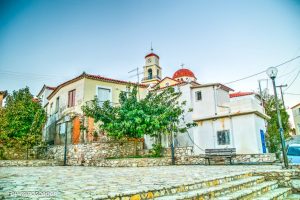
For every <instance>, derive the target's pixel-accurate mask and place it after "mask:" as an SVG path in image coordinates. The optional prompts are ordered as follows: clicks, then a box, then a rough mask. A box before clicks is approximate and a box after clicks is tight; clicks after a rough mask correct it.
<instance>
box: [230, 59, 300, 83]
mask: <svg viewBox="0 0 300 200" xmlns="http://www.w3.org/2000/svg"><path fill="white" fill-rule="evenodd" d="M298 58H300V56H296V57H294V58H292V59H290V60H287V61H285V62H283V63H280V64H279V65H276V66H274V67H276V68H278V67H280V66H282V65H285V64H287V63H289V62H292V61H294V60H296V59H298ZM266 71H267V70H263V71H261V72H258V73H255V74H252V75H250V76H246V77H243V78H240V79H237V80H234V81H229V82H227V83H224V84H225V85H227V84H231V83H235V82H238V81H242V80H245V79H248V78H252V77H254V76H257V75H260V74H262V73H265V72H266Z"/></svg>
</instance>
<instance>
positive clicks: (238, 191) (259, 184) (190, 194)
mask: <svg viewBox="0 0 300 200" xmlns="http://www.w3.org/2000/svg"><path fill="white" fill-rule="evenodd" d="M291 192H292V190H291V188H279V187H278V183H277V181H265V178H264V177H263V176H250V177H243V178H240V179H234V180H232V181H228V182H224V183H220V184H218V185H215V186H207V187H203V188H199V189H194V190H189V191H185V192H179V193H175V194H167V195H165V196H161V197H157V198H154V199H157V200H173V199H185V200H196V199H197V200H198V199H201V200H204V199H215V200H250V199H251V200H252V199H255V200H275V199H276V200H279V199H284V200H285V199H287V197H288V196H289V195H290V194H291ZM295 199H297V197H296V198H295ZM298 199H299V196H298Z"/></svg>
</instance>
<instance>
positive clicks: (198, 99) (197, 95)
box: [195, 91, 202, 101]
mask: <svg viewBox="0 0 300 200" xmlns="http://www.w3.org/2000/svg"><path fill="white" fill-rule="evenodd" d="M195 94H196V101H201V100H202V93H201V91H198V92H196V93H195Z"/></svg>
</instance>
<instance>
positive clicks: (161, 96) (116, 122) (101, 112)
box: [82, 87, 195, 138]
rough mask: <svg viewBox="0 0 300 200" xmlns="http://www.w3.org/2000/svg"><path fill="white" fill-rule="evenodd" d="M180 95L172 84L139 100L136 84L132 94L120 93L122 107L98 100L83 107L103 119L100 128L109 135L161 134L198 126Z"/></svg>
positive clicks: (96, 119) (88, 113)
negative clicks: (188, 119) (187, 117)
mask: <svg viewBox="0 0 300 200" xmlns="http://www.w3.org/2000/svg"><path fill="white" fill-rule="evenodd" d="M180 95H181V93H179V92H175V90H174V88H173V87H169V88H167V89H165V90H162V91H159V92H155V91H152V92H148V94H147V96H146V97H145V98H144V99H142V100H140V101H139V100H138V98H137V88H136V87H133V88H132V89H131V91H130V92H129V93H125V92H122V93H121V94H120V97H119V98H120V105H119V106H113V105H111V104H110V102H108V101H107V102H104V104H103V105H102V106H100V105H99V102H98V100H97V99H95V100H93V102H92V104H91V105H85V106H83V107H82V109H83V111H84V113H85V114H86V116H89V117H92V118H94V119H95V122H101V123H100V129H101V130H103V131H105V132H106V133H107V134H108V135H109V136H112V137H115V138H122V137H133V138H141V137H143V135H145V134H146V135H150V136H152V137H159V136H160V134H167V133H170V132H176V133H178V132H185V131H186V130H187V129H188V128H190V127H191V126H194V125H195V124H194V123H186V122H185V121H184V117H183V116H184V115H183V113H184V112H185V110H184V108H183V106H184V105H185V102H179V101H178V98H179V97H180ZM189 111H191V110H189Z"/></svg>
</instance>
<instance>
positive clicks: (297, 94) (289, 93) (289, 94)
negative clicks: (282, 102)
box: [284, 92, 300, 95]
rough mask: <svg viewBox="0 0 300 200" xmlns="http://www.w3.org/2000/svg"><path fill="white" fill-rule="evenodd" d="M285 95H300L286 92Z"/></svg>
mask: <svg viewBox="0 0 300 200" xmlns="http://www.w3.org/2000/svg"><path fill="white" fill-rule="evenodd" d="M284 94H288V95H300V94H296V93H289V92H285V93H284Z"/></svg>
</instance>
